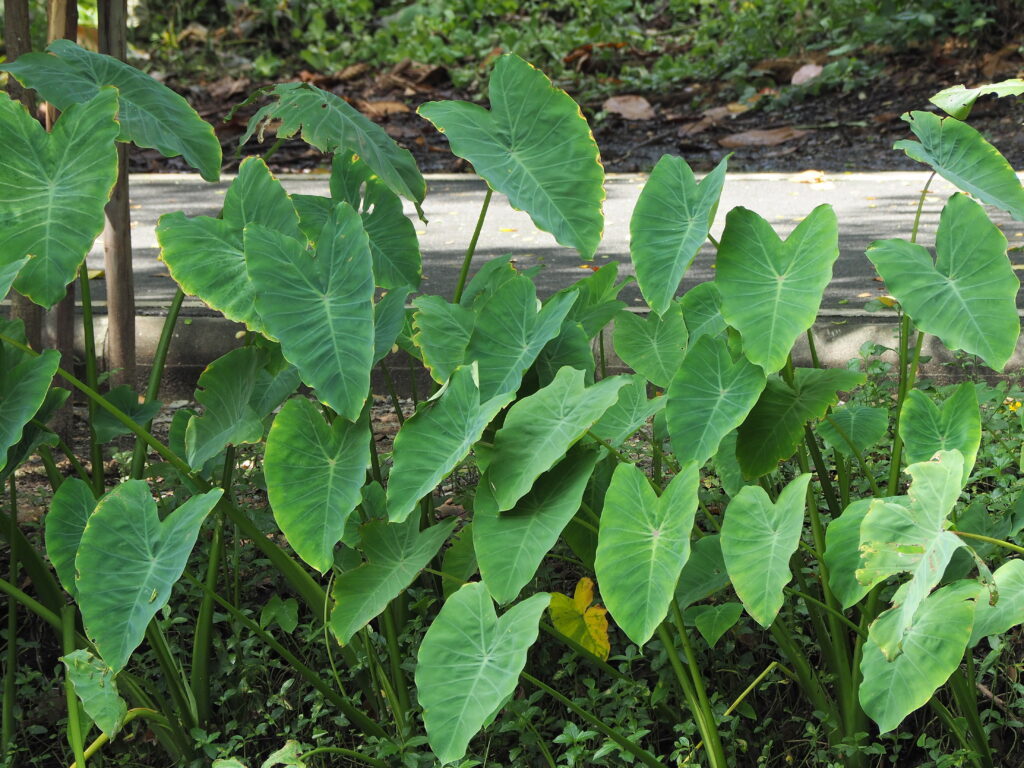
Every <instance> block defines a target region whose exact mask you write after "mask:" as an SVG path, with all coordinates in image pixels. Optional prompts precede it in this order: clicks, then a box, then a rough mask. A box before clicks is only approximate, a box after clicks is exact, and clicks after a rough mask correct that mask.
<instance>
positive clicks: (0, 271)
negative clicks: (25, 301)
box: [0, 256, 28, 298]
mask: <svg viewBox="0 0 1024 768" xmlns="http://www.w3.org/2000/svg"><path fill="white" fill-rule="evenodd" d="M26 264H28V256H26V257H25V258H22V259H15V260H14V261H7V260H6V259H5V260H4V262H3V263H0V298H2V297H4V296H6V295H7V294H8V292H10V290H11V286H12V285H13V284H14V278H16V277H17V276H18V272H20V271H21V268H22V267H24V266H25V265H26Z"/></svg>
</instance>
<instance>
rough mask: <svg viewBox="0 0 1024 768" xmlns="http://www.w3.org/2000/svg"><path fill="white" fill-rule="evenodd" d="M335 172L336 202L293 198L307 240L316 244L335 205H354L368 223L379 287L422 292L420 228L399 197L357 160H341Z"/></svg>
mask: <svg viewBox="0 0 1024 768" xmlns="http://www.w3.org/2000/svg"><path fill="white" fill-rule="evenodd" d="M331 167H332V170H331V197H330V198H326V197H319V196H317V195H294V196H293V197H292V202H293V203H294V204H295V208H296V210H298V212H299V217H300V219H301V221H302V229H303V232H305V234H306V237H308V238H309V239H310V240H311V241H314V242H315V241H316V238H317V237H319V236H320V232H321V230H323V225H324V224H325V223H326V222H327V219H328V218H329V217H330V215H331V211H332V210H333V209H334V206H335V205H337V204H338V203H341V202H345V203H348V204H349V205H351V206H352V207H353V208H355V209H356V210H357V211H359V215H360V216H361V217H362V219H363V229H365V230H366V236H367V238H368V239H369V241H370V253H371V254H372V255H373V277H374V280H375V282H376V283H377V285H379V286H380V287H381V288H392V289H399V288H409V289H410V290H415V289H416V288H419V286H420V278H421V276H422V275H421V273H422V264H421V258H420V245H419V239H418V238H417V237H416V228H415V227H414V226H413V224H412V222H411V221H410V220H409V219H408V218H407V217H406V215H405V213H403V212H402V201H401V200H400V199H399V197H398V195H396V194H395V193H394V192H392V191H391V190H390V189H388V188H387V186H386V185H385V184H384V183H383V182H382V181H381V180H380V178H379V177H378V176H377V175H376V174H375V173H374V172H373V171H371V170H370V167H369V166H368V165H367V164H366V163H364V162H363V161H362V160H360V159H359V158H358V157H357V156H355V155H351V154H347V153H346V154H339V155H335V156H334V161H333V164H332V166H331Z"/></svg>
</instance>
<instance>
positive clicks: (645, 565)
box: [594, 462, 700, 646]
mask: <svg viewBox="0 0 1024 768" xmlns="http://www.w3.org/2000/svg"><path fill="white" fill-rule="evenodd" d="M698 470H699V467H698V466H697V465H696V464H695V463H693V462H690V463H689V464H685V465H684V466H683V468H682V469H681V470H680V471H679V474H677V475H676V476H675V477H674V478H672V482H670V483H669V484H668V487H667V488H665V490H664V492H663V493H662V494H661V496H660V497H658V495H657V494H656V493H655V492H654V489H653V488H652V487H651V484H650V483H649V482H648V481H647V476H646V475H645V474H644V473H643V472H642V471H641V470H640V469H638V468H637V467H635V466H634V465H632V464H620V465H619V466H618V467H616V469H615V474H614V475H613V477H612V483H611V486H610V487H609V488H608V493H607V494H606V495H605V500H604V509H603V510H602V512H601V527H600V531H599V533H598V539H597V558H596V561H595V563H594V569H595V572H596V574H597V582H598V584H600V585H601V595H602V596H603V597H604V602H605V605H606V606H608V610H609V611H611V614H612V617H613V618H614V619H615V623H616V624H618V625H619V627H621V628H622V631H623V632H625V633H626V635H628V636H629V639H630V640H632V641H633V642H634V643H636V644H637V645H639V646H642V645H643V644H644V643H646V642H647V641H648V640H650V639H651V635H653V634H654V630H655V629H657V627H658V625H659V624H661V622H662V621H663V620H664V618H665V616H666V615H667V614H668V609H669V605H670V604H671V602H672V596H673V593H674V592H675V588H676V582H677V581H678V580H679V572H680V571H681V570H682V568H683V565H684V564H685V563H686V560H687V559H688V558H689V556H690V530H691V529H692V528H693V518H694V515H696V514H697V487H698V484H699V481H700V473H699V471H698Z"/></svg>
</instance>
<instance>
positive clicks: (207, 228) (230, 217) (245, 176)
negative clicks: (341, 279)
mask: <svg viewBox="0 0 1024 768" xmlns="http://www.w3.org/2000/svg"><path fill="white" fill-rule="evenodd" d="M248 224H260V225H261V226H265V227H268V228H270V229H273V230H275V231H277V232H279V233H281V234H283V235H288V236H289V237H293V238H295V239H296V240H302V239H303V236H302V234H301V232H300V231H299V219H298V216H297V214H296V213H295V208H294V206H293V205H292V203H291V200H289V199H288V193H286V192H285V191H284V187H282V186H281V182H279V181H278V180H277V179H275V178H274V177H273V176H272V175H271V174H270V169H269V168H267V165H266V163H264V162H263V160H261V159H260V158H258V157H247V158H245V160H243V161H242V164H241V166H239V169H238V176H237V177H236V178H235V180H234V181H232V182H231V186H230V187H228V191H227V192H226V193H225V195H224V210H223V211H222V213H221V217H220V218H217V219H214V218H210V217H209V216H195V217H193V218H191V219H190V218H187V217H186V216H185V214H184V213H181V212H180V211H177V212H175V213H167V214H164V215H163V216H161V217H160V221H159V222H158V223H157V227H156V239H157V242H159V243H160V259H161V260H162V261H163V262H164V263H165V264H166V265H167V269H168V271H169V272H170V273H171V277H173V278H174V279H175V281H177V283H178V285H180V286H181V288H182V290H183V291H185V293H188V294H191V295H193V296H198V297H199V298H200V299H202V300H203V301H204V302H206V304H208V305H209V306H211V307H212V308H213V309H216V310H218V311H219V312H221V313H223V314H224V316H225V317H227V318H228V319H229V320H235V321H237V322H239V323H245V324H246V325H247V326H249V328H251V329H252V330H254V331H261V330H263V323H262V321H261V320H260V317H259V315H258V314H257V313H256V289H255V288H254V287H253V284H252V282H251V281H250V280H249V273H248V272H247V271H246V267H245V252H244V251H243V239H242V233H243V231H244V229H245V227H246V225H248Z"/></svg>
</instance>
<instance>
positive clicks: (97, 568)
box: [75, 480, 224, 674]
mask: <svg viewBox="0 0 1024 768" xmlns="http://www.w3.org/2000/svg"><path fill="white" fill-rule="evenodd" d="M223 494H224V491H223V490H222V489H220V488H215V489H213V490H212V491H209V492H208V493H204V494H200V495H198V496H193V497H192V498H191V499H189V500H188V501H186V502H185V503H184V504H182V505H181V506H180V507H178V508H177V509H176V510H174V511H173V512H172V513H171V514H170V515H168V516H167V518H166V519H164V520H163V521H161V520H160V516H159V515H158V514H157V508H156V502H155V501H154V500H153V496H152V495H151V494H150V491H149V486H148V485H147V484H146V483H144V482H142V481H141V480H128V481H126V482H124V483H122V484H121V485H118V486H116V487H115V488H113V489H112V490H110V491H108V492H107V494H106V495H105V496H104V497H103V498H102V499H100V502H99V503H98V504H97V505H96V509H95V511H94V512H93V513H92V515H90V517H89V521H88V523H86V526H85V530H84V531H83V532H82V540H81V543H80V544H79V546H78V556H77V557H76V558H75V571H76V575H75V584H76V586H77V587H78V605H79V608H81V611H82V621H83V623H84V624H85V631H86V634H87V635H88V636H89V637H90V639H92V641H93V642H94V643H95V644H96V648H97V650H98V651H99V653H100V656H102V657H103V660H104V661H105V662H106V663H107V664H109V665H110V668H111V669H112V670H113V671H114V673H115V674H116V673H117V672H120V671H121V669H122V668H123V667H124V665H125V664H126V663H127V662H128V657H129V656H131V654H132V651H134V650H135V649H136V648H137V647H138V645H139V643H141V642H142V638H143V636H144V635H145V633H146V626H147V625H148V624H149V621H150V619H152V618H153V617H154V616H156V614H157V612H158V611H159V610H160V609H161V608H163V607H164V606H165V605H166V604H167V600H168V598H170V596H171V587H172V586H173V585H174V582H176V581H177V580H178V579H179V578H180V577H181V574H182V571H184V570H185V563H186V562H187V561H188V556H189V553H191V551H192V547H193V545H194V544H195V542H196V537H197V536H198V535H199V528H200V526H201V525H202V524H203V520H205V519H206V515H207V514H209V512H210V510H211V509H213V507H214V505H215V504H216V503H217V502H218V501H219V500H220V497H221V496H222V495H223Z"/></svg>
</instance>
